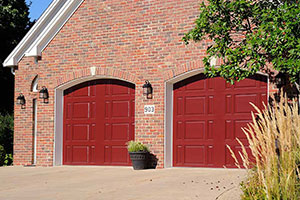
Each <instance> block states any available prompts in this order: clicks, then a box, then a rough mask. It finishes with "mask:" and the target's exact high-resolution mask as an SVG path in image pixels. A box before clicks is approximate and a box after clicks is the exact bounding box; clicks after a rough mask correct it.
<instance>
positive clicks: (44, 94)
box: [39, 86, 49, 103]
mask: <svg viewBox="0 0 300 200" xmlns="http://www.w3.org/2000/svg"><path fill="white" fill-rule="evenodd" d="M39 93H40V99H43V100H44V103H49V101H48V99H49V93H48V89H47V88H46V87H45V86H43V87H42V89H41V90H40V92H39Z"/></svg>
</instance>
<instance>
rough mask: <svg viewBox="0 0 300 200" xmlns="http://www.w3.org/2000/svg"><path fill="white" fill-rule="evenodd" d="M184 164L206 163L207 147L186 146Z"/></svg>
mask: <svg viewBox="0 0 300 200" xmlns="http://www.w3.org/2000/svg"><path fill="white" fill-rule="evenodd" d="M184 163H185V164H192V165H195V164H197V165H199V164H200V165H201V164H204V163H205V146H203V145H202V146H200V145H199V146H185V148H184Z"/></svg>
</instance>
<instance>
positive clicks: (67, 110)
mask: <svg viewBox="0 0 300 200" xmlns="http://www.w3.org/2000/svg"><path fill="white" fill-rule="evenodd" d="M65 113H66V114H65V116H66V119H71V117H72V104H71V103H66V104H65Z"/></svg>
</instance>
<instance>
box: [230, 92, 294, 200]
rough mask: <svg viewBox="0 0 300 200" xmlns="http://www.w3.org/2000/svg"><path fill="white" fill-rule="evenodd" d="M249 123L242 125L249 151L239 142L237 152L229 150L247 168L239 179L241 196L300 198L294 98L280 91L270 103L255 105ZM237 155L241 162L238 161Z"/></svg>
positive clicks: (250, 197)
mask: <svg viewBox="0 0 300 200" xmlns="http://www.w3.org/2000/svg"><path fill="white" fill-rule="evenodd" d="M252 106H253V107H254V108H255V110H256V113H252V123H250V124H248V125H247V127H245V128H243V129H242V130H243V132H244V133H245V135H246V137H247V139H248V142H249V148H250V150H251V153H252V155H248V154H247V152H246V148H245V146H244V145H243V144H242V143H241V142H240V140H239V139H238V138H237V140H238V142H239V143H240V144H241V146H242V151H241V152H239V155H235V154H234V153H233V151H232V150H231V148H230V146H227V147H228V149H229V150H230V152H231V154H232V156H233V158H234V160H235V161H236V165H237V166H238V167H241V166H243V167H244V168H246V169H248V177H247V180H246V181H244V182H243V183H242V190H243V195H242V199H253V200H254V199H255V200H257V199H268V200H269V199H278V200H281V199H287V200H294V199H300V176H299V174H300V173H299V164H300V116H299V114H298V107H299V106H298V102H296V101H294V102H290V101H288V99H287V98H286V97H283V95H281V97H280V101H279V102H275V103H274V104H273V105H272V106H266V105H264V109H262V110H260V109H259V108H257V107H256V106H255V105H253V104H252ZM237 157H240V158H241V160H242V163H239V162H238V159H237Z"/></svg>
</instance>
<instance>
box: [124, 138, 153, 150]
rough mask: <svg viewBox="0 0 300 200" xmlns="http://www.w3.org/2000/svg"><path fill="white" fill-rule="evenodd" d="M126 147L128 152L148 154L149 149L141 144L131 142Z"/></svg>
mask: <svg viewBox="0 0 300 200" xmlns="http://www.w3.org/2000/svg"><path fill="white" fill-rule="evenodd" d="M127 145H128V146H127V148H128V151H129V152H150V150H149V148H148V147H147V146H146V145H144V144H142V143H141V142H136V141H133V140H131V141H129V142H128V143H127Z"/></svg>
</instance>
